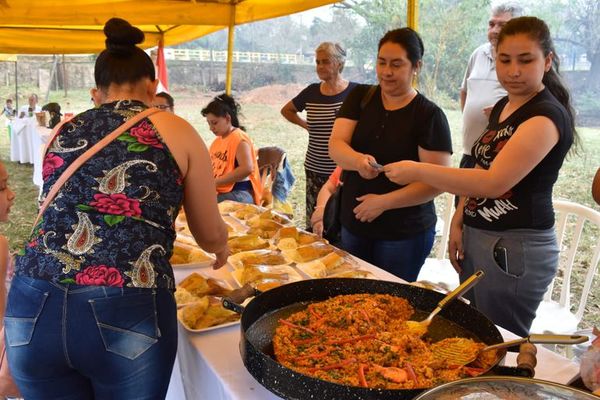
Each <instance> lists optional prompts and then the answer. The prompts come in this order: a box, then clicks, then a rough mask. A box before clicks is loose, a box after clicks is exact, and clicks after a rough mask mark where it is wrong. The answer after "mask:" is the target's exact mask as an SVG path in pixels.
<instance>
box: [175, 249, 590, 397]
mask: <svg viewBox="0 0 600 400" xmlns="http://www.w3.org/2000/svg"><path fill="white" fill-rule="evenodd" d="M359 261H360V263H361V268H362V269H368V270H370V271H371V272H373V273H374V274H375V276H376V277H377V278H380V279H383V280H389V281H395V282H402V281H401V280H400V279H399V278H397V277H396V276H394V275H391V274H389V273H387V272H385V271H383V270H381V269H379V268H377V267H374V266H372V265H370V264H367V263H365V262H364V261H361V260H359ZM224 268H227V266H225V267H224ZM204 271H208V270H203V271H202V272H204ZM216 272H217V275H216V276H217V277H219V278H222V279H226V280H227V279H230V278H228V276H227V272H226V271H224V270H219V271H216ZM187 274H189V270H188V271H182V270H179V271H176V280H179V279H181V277H182V276H185V275H187ZM500 332H501V333H502V335H503V336H504V338H505V339H507V340H510V339H515V338H516V336H515V335H514V334H512V333H510V332H508V331H506V330H504V329H502V328H500ZM239 341H240V326H239V324H238V325H234V326H230V327H226V328H220V329H215V330H213V331H208V332H204V333H199V334H191V333H189V332H187V331H186V330H185V329H184V328H183V327H181V326H179V348H178V351H177V357H178V359H179V364H178V365H176V369H177V368H180V371H177V370H176V371H175V372H174V374H173V378H172V380H171V387H170V389H169V393H168V395H167V399H168V400H183V399H187V400H201V399H210V400H277V399H280V397H278V396H276V395H274V394H273V393H271V392H269V391H268V390H267V389H265V388H264V387H263V386H261V385H260V383H258V382H257V381H256V379H254V377H252V375H250V373H249V372H248V371H247V370H246V368H245V367H244V365H243V363H242V359H241V356H240V352H239V347H238V346H239ZM537 356H538V364H537V367H536V375H535V377H536V378H538V379H544V380H549V381H553V382H558V383H563V384H566V383H568V382H569V381H570V380H571V379H572V378H573V377H574V376H575V375H576V374H577V373H578V370H579V367H578V366H577V364H575V363H573V362H571V361H569V360H567V359H566V358H564V357H562V356H560V355H558V354H556V353H553V352H551V351H549V350H547V349H545V348H543V347H541V346H538V355H537ZM515 360H516V354H514V353H509V355H507V358H506V365H513V366H514V365H516V362H515ZM179 374H180V375H179ZM178 375H179V376H178ZM179 377H180V378H181V382H180V381H178V379H179Z"/></svg>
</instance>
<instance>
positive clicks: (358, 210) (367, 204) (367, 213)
mask: <svg viewBox="0 0 600 400" xmlns="http://www.w3.org/2000/svg"><path fill="white" fill-rule="evenodd" d="M356 200H358V201H360V204H359V205H357V206H356V207H354V210H353V211H354V216H355V217H356V219H358V220H359V221H360V222H371V221H373V220H374V219H375V218H377V217H379V216H380V215H381V213H383V212H384V211H385V210H386V208H385V201H384V198H383V196H381V195H378V194H366V195H364V196H360V197H357V198H356Z"/></svg>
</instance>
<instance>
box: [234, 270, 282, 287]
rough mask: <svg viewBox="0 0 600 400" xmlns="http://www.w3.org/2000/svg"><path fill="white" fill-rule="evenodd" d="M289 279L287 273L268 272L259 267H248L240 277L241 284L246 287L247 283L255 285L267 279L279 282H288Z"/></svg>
mask: <svg viewBox="0 0 600 400" xmlns="http://www.w3.org/2000/svg"><path fill="white" fill-rule="evenodd" d="M288 278H289V276H288V274H287V273H285V272H267V271H265V269H264V268H263V269H261V268H260V267H258V266H247V267H244V269H243V270H242V274H241V277H240V281H241V282H240V283H241V284H242V285H245V284H246V283H253V282H257V281H262V280H265V279H272V280H278V281H280V282H281V281H286V280H287V279H288Z"/></svg>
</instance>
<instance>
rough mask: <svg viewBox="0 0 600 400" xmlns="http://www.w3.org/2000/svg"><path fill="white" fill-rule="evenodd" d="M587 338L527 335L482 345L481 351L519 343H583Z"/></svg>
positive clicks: (581, 336) (578, 336) (580, 336)
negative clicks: (485, 345)
mask: <svg viewBox="0 0 600 400" xmlns="http://www.w3.org/2000/svg"><path fill="white" fill-rule="evenodd" d="M588 340H589V338H588V337H587V336H583V335H546V334H544V335H535V334H533V335H529V336H527V337H524V338H519V339H515V340H510V341H508V342H504V343H498V344H494V345H491V346H487V347H484V348H483V349H481V352H484V351H488V350H494V349H503V348H506V347H512V346H516V345H518V344H521V343H537V344H579V343H585V342H587V341H588Z"/></svg>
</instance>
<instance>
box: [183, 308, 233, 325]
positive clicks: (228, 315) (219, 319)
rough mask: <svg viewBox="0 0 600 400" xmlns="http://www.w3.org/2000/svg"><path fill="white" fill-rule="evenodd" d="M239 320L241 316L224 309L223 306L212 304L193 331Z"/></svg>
mask: <svg viewBox="0 0 600 400" xmlns="http://www.w3.org/2000/svg"><path fill="white" fill-rule="evenodd" d="M239 318H240V315H239V314H237V313H235V312H233V311H229V310H227V309H225V308H223V306H222V305H221V304H211V305H209V306H208V308H207V309H206V311H205V312H204V314H203V315H202V316H200V318H198V320H197V321H196V324H195V325H194V327H193V329H204V328H208V327H210V326H214V325H221V324H224V323H226V322H231V321H236V320H238V319H239Z"/></svg>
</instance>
